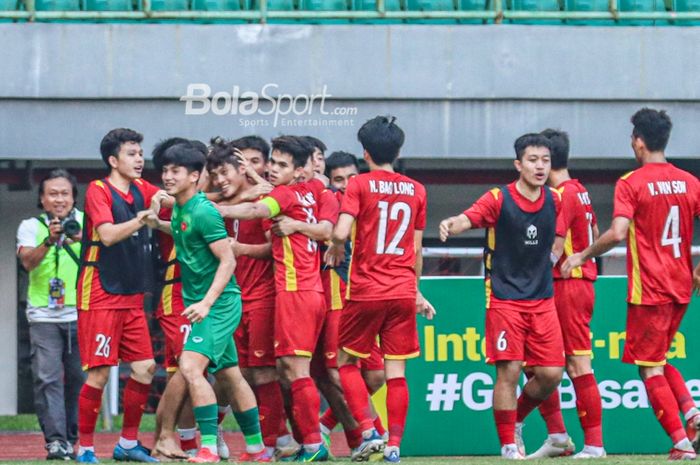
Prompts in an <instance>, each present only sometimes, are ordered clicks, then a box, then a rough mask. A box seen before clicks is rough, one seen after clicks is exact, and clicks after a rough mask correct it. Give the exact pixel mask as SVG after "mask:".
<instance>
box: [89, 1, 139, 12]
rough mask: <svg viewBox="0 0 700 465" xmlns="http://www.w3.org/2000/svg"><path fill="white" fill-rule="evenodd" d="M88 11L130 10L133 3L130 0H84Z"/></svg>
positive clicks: (132, 7)
mask: <svg viewBox="0 0 700 465" xmlns="http://www.w3.org/2000/svg"><path fill="white" fill-rule="evenodd" d="M85 9H86V10H88V11H131V10H133V9H134V5H133V4H132V3H131V0H85Z"/></svg>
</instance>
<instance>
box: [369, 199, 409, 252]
mask: <svg viewBox="0 0 700 465" xmlns="http://www.w3.org/2000/svg"><path fill="white" fill-rule="evenodd" d="M399 216H400V217H401V218H400V219H399ZM389 221H400V223H399V228H398V229H397V230H396V233H394V237H393V238H392V239H391V241H390V242H389V244H388V245H387V243H386V240H387V237H386V232H387V229H388V225H389ZM409 221H411V207H410V206H409V205H408V204H407V203H406V202H396V203H394V204H391V207H390V206H389V202H386V201H384V200H382V201H380V202H379V228H377V254H391V255H403V248H402V247H399V243H400V242H401V239H403V236H405V235H406V231H407V230H408V223H409Z"/></svg>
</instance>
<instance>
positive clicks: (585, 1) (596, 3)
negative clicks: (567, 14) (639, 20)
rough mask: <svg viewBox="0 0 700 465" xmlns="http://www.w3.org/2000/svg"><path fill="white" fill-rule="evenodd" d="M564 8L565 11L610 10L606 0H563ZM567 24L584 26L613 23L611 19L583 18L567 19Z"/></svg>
mask: <svg viewBox="0 0 700 465" xmlns="http://www.w3.org/2000/svg"><path fill="white" fill-rule="evenodd" d="M564 6H565V9H566V10H567V11H610V4H609V2H608V0H565V2H564ZM567 24H574V25H585V26H610V25H614V24H615V21H613V20H612V19H584V20H576V19H573V20H569V21H567Z"/></svg>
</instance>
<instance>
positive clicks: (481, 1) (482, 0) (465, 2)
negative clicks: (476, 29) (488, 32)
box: [457, 0, 488, 24]
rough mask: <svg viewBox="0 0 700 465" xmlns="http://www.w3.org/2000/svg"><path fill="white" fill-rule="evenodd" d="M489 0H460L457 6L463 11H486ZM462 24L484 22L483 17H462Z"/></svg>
mask: <svg viewBox="0 0 700 465" xmlns="http://www.w3.org/2000/svg"><path fill="white" fill-rule="evenodd" d="M487 3H488V0H459V4H458V5H457V7H458V8H459V9H460V10H462V11H484V10H486V6H487ZM459 22H460V23H461V24H484V22H485V21H484V20H482V19H461V20H460V21H459Z"/></svg>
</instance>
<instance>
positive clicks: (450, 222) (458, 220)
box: [440, 213, 472, 242]
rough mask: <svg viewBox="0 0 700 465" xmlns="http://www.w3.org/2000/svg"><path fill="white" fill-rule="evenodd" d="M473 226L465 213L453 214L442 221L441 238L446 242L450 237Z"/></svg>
mask: <svg viewBox="0 0 700 465" xmlns="http://www.w3.org/2000/svg"><path fill="white" fill-rule="evenodd" d="M471 227H472V222H471V221H469V218H467V215H465V214H464V213H460V214H459V215H457V216H451V217H449V218H447V219H444V220H442V221H441V222H440V240H441V241H442V242H445V241H446V240H447V238H448V237H450V236H455V235H457V234H460V233H463V232H464V231H467V230H469V229H471Z"/></svg>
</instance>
